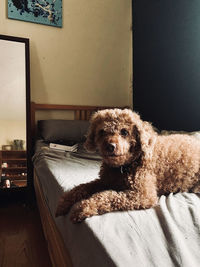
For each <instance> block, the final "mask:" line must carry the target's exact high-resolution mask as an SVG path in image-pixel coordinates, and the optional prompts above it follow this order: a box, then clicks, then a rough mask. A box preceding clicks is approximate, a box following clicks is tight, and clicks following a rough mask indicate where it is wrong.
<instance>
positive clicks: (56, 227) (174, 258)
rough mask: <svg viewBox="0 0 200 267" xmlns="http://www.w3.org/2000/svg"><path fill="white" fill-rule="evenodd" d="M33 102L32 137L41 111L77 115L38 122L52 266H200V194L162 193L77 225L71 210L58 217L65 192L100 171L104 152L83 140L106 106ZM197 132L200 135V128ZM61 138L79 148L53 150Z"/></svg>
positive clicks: (39, 173) (40, 199)
mask: <svg viewBox="0 0 200 267" xmlns="http://www.w3.org/2000/svg"><path fill="white" fill-rule="evenodd" d="M31 107H32V120H31V121H32V135H33V136H34V135H35V112H36V110H40V109H42V110H43V109H45V110H51V109H56V110H58V109H59V110H60V109H61V110H73V111H74V114H75V115H74V118H75V120H74V121H73V122H72V121H71V120H66V121H63V120H42V121H39V122H38V129H39V133H38V136H39V138H38V140H37V141H36V142H35V153H34V156H33V164H34V187H35V192H36V198H37V204H38V207H39V211H40V216H41V221H42V225H43V230H44V234H45V237H46V241H47V245H48V250H49V254H50V257H51V261H52V264H53V266H57V267H58V266H59V267H60V266H62V267H64V266H68V267H71V266H73V267H79V266H82V267H90V266H91V267H94V266H95V267H102V266H104V267H107V266H108V267H112V266H119V267H124V266H126V267H130V266H136V267H140V266H149V267H151V266H159V267H165V266H166V267H170V266H185V267H188V266H199V263H200V253H199V250H200V213H199V210H200V195H199V194H192V193H191V194H190V193H178V194H175V195H173V194H170V195H169V196H167V197H166V196H162V197H161V198H160V202H159V206H157V207H155V208H152V209H148V210H140V211H126V212H113V213H108V214H104V215H101V216H94V217H92V218H89V219H86V220H85V221H84V222H82V223H80V224H72V223H71V221H70V220H69V215H66V216H61V217H58V218H55V215H54V214H55V209H56V205H57V201H58V199H59V197H60V196H61V195H62V194H63V192H64V191H67V190H70V189H71V188H73V187H74V186H76V185H78V184H80V183H84V182H89V181H91V180H93V179H95V178H97V176H98V172H99V168H100V165H101V157H100V155H98V154H97V153H94V154H90V153H88V152H86V151H85V150H84V148H83V146H82V143H83V142H84V136H85V134H86V132H87V128H88V122H87V120H88V119H89V117H90V115H91V114H92V112H94V111H96V110H98V109H101V108H104V107H85V106H68V105H42V104H35V103H32V105H31ZM61 129H62V130H61ZM77 129H78V130H77ZM165 134H166V133H165ZM193 134H194V138H199V133H193ZM65 138H66V140H64V141H63V139H65ZM58 140H62V141H63V142H67V141H74V142H77V143H78V144H79V148H78V151H77V152H66V151H58V150H52V149H50V148H49V143H50V142H55V141H58Z"/></svg>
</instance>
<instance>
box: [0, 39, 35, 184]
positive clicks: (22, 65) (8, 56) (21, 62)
mask: <svg viewBox="0 0 200 267" xmlns="http://www.w3.org/2000/svg"><path fill="white" fill-rule="evenodd" d="M0 94H1V97H0V128H1V130H0V188H1V189H8V188H20V187H27V184H28V183H27V181H28V180H27V177H28V169H29V154H28V153H27V151H28V147H29V142H28V138H27V136H28V134H27V133H28V129H29V121H30V119H28V118H29V103H30V70H29V40H28V39H26V38H19V37H13V36H6V35H0Z"/></svg>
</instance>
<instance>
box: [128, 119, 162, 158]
mask: <svg viewBox="0 0 200 267" xmlns="http://www.w3.org/2000/svg"><path fill="white" fill-rule="evenodd" d="M134 115H135V118H134V121H135V127H134V128H133V134H134V136H135V138H136V142H140V146H141V150H142V151H143V157H144V159H146V160H147V159H149V158H151V156H152V151H153V148H154V144H155V142H156V137H157V133H156V132H155V131H154V129H153V127H152V126H151V124H150V123H149V122H147V121H142V120H141V119H140V116H139V115H138V114H134Z"/></svg>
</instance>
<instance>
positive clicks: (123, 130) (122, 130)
mask: <svg viewBox="0 0 200 267" xmlns="http://www.w3.org/2000/svg"><path fill="white" fill-rule="evenodd" d="M120 134H121V135H122V136H128V135H129V132H128V131H127V130H126V129H121V132H120Z"/></svg>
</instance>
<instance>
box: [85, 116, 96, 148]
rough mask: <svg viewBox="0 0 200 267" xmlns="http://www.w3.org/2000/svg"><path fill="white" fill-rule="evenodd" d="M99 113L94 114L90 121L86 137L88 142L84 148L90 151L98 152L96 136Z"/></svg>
mask: <svg viewBox="0 0 200 267" xmlns="http://www.w3.org/2000/svg"><path fill="white" fill-rule="evenodd" d="M97 116H98V115H97V112H96V113H94V114H93V116H92V117H91V119H90V127H89V130H88V133H87V136H86V141H85V143H84V147H85V148H86V149H87V150H88V151H96V142H95V135H96V124H97V122H96V121H97Z"/></svg>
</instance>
